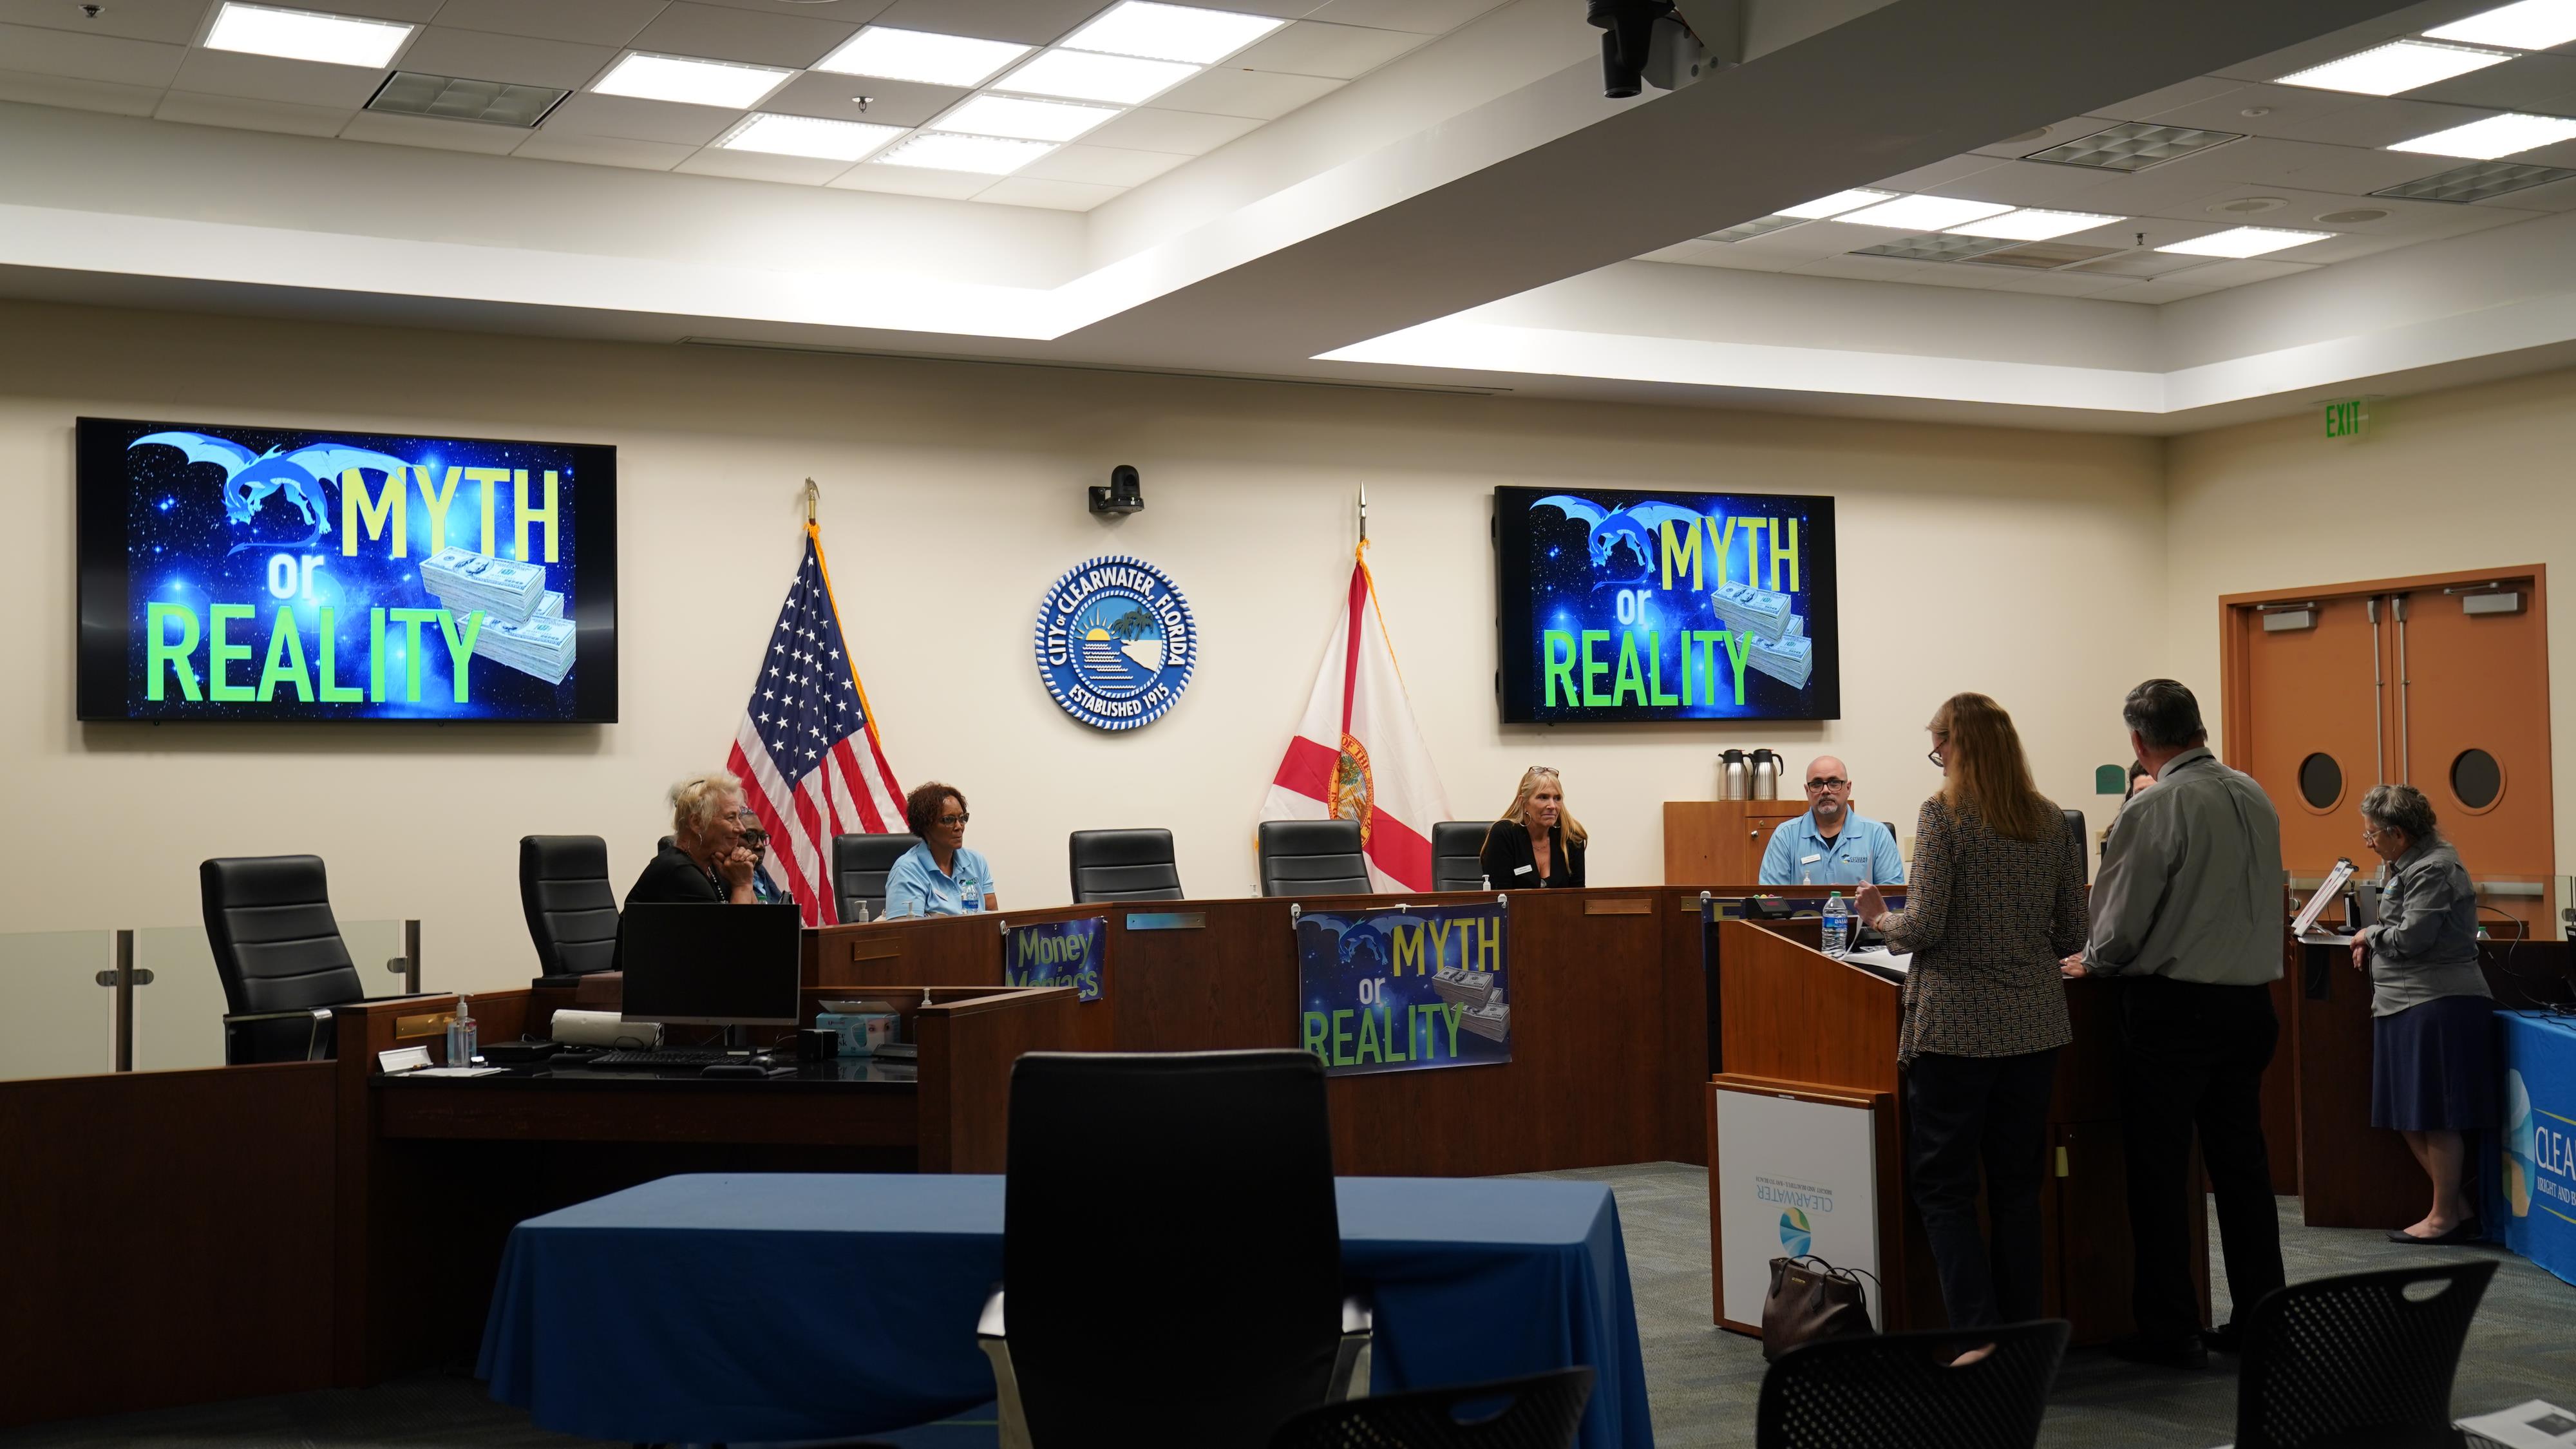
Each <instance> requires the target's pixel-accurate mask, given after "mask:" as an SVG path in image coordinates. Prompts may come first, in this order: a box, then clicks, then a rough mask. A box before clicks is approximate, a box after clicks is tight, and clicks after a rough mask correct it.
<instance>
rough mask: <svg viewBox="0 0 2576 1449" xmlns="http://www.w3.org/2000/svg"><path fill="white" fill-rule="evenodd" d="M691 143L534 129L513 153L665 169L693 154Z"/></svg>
mask: <svg viewBox="0 0 2576 1449" xmlns="http://www.w3.org/2000/svg"><path fill="white" fill-rule="evenodd" d="M697 151H698V148H697V147H695V146H675V145H673V144H671V143H670V142H668V141H630V140H627V139H626V138H624V137H622V136H584V135H580V134H578V133H576V132H571V131H562V132H555V131H543V130H540V131H536V132H532V133H531V134H530V135H529V136H528V138H527V139H526V140H524V141H522V142H520V143H519V149H518V150H516V151H513V152H511V153H510V154H511V155H513V156H524V157H527V158H528V159H530V160H534V161H577V162H580V163H582V164H584V165H588V166H625V167H630V168H632V169H634V170H637V171H668V170H670V169H671V168H672V167H674V166H677V165H679V164H680V163H681V162H683V161H686V160H688V159H689V158H690V157H691V156H694V155H696V154H697Z"/></svg>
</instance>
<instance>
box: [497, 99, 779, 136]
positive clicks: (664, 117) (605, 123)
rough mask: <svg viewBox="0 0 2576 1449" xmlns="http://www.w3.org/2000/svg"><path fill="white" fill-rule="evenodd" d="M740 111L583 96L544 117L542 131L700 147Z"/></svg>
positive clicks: (569, 100) (738, 118)
mask: <svg viewBox="0 0 2576 1449" xmlns="http://www.w3.org/2000/svg"><path fill="white" fill-rule="evenodd" d="M742 115H743V113H742V112H740V111H728V110H724V109H722V108H721V107H717V106H683V105H679V104H677V103H675V102H672V101H647V100H638V99H637V98H635V97H633V96H602V95H593V94H590V93H588V92H585V93H583V94H581V95H577V96H570V97H567V98H566V99H565V100H564V103H563V104H562V105H560V106H557V107H555V109H554V114H553V115H550V116H548V117H546V124H545V126H544V127H543V129H545V130H548V131H573V132H578V133H580V134H582V135H585V136H619V137H623V138H625V139H626V140H629V141H669V142H674V143H677V144H681V145H689V146H703V145H705V144H707V143H708V142H709V141H712V140H714V139H715V138H716V137H717V136H719V135H722V134H723V133H724V129H725V127H727V126H730V125H732V124H733V123H734V122H736V121H738V120H741V119H742Z"/></svg>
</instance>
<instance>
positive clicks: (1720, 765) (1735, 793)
mask: <svg viewBox="0 0 2576 1449" xmlns="http://www.w3.org/2000/svg"><path fill="white" fill-rule="evenodd" d="M1717 798H1719V799H1720V800H1750V799H1752V798H1753V764H1752V761H1750V760H1748V759H1746V758H1745V754H1744V752H1743V751H1742V750H1726V751H1724V752H1722V753H1720V754H1719V755H1718V757H1717Z"/></svg>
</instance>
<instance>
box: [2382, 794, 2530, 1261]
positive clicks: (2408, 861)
mask: <svg viewBox="0 0 2576 1449" xmlns="http://www.w3.org/2000/svg"><path fill="white" fill-rule="evenodd" d="M2361 841H2362V844H2364V845H2367V846H2369V847H2370V849H2371V851H2372V853H2373V854H2375V855H2377V856H2378V857H2379V858H2380V859H2381V860H2384V861H2386V862H2387V865H2386V866H2384V867H2383V868H2382V869H2381V871H2380V877H2379V879H2380V892H2381V894H2380V898H2379V924H2378V925H2376V926H2372V927H2370V928H2369V929H2368V930H2365V931H2363V932H2362V933H2361V934H2360V935H2357V936H2355V937H2353V938H2352V964H2353V966H2354V967H2355V968H2356V969H2359V970H2366V971H2368V972H2369V973H2370V1016H2371V1021H2370V1025H2371V1043H2370V1045H2371V1054H2370V1125H2371V1126H2373V1127H2385V1128H2389V1129H2392V1130H2394V1131H2396V1132H2398V1133H2400V1134H2402V1135H2403V1136H2404V1137H2405V1138H2406V1147H2407V1150H2408V1151H2410V1152H2413V1153H2414V1154H2415V1161H2416V1163H2417V1165H2419V1166H2421V1167H2422V1168H2423V1169H2424V1175H2425V1176H2426V1177H2429V1178H2431V1179H2432V1181H2433V1208H2432V1211H2430V1212H2428V1213H2426V1214H2424V1216H2423V1217H2422V1218H2421V1219H2419V1220H2418V1221H2417V1222H2416V1223H2415V1224H2414V1226H2412V1227H2406V1228H2399V1229H2397V1230H2395V1231H2394V1232H2391V1233H2390V1234H2389V1235H2388V1240H2389V1241H2390V1242H2392V1243H2465V1242H2474V1241H2475V1240H2476V1239H2477V1238H2478V1237H2479V1236H2480V1235H2479V1232H2478V1230H2477V1219H2475V1218H2473V1217H2471V1216H2470V1215H2469V1206H2468V1203H2467V1201H2466V1199H2465V1197H2464V1195H2463V1194H2462V1192H2461V1190H2460V1177H2461V1173H2462V1171H2463V1169H2464V1168H2465V1167H2466V1166H2467V1147H2466V1145H2465V1144H2464V1143H2463V1142H2462V1141H2461V1138H2460V1134H2461V1133H2462V1132H2464V1131H2474V1130H2476V1129H2478V1128H2482V1127H2492V1126H2494V1125H2495V1124H2496V1114H2497V1107H2498V1105H2499V1104H2498V1103H2497V1101H2496V1069H2495V1001H2494V999H2493V997H2492V995H2491V994H2490V993H2489V992H2488V991H2487V980H2486V973H2485V972H2484V971H2482V970H2480V969H2479V967H2478V896H2477V891H2476V890H2475V888H2473V887H2472V886H2471V885H2470V884H2469V872H2468V868H2467V867H2466V866H2463V865H2461V864H2460V854H2459V852H2458V851H2456V850H2453V849H2452V848H2451V842H2449V841H2447V840H2444V839H2443V838H2442V835H2441V832H2440V831H2438V830H2436V829H2434V820H2433V803H2432V802H2431V801H2429V800H2427V799H2425V798H2424V792H2423V791H2421V790H2418V789H2416V788H2415V787H2414V786H2412V785H2375V786H2372V787H2371V791H2370V793H2369V794H2367V795H2364V796H2362V797H2361Z"/></svg>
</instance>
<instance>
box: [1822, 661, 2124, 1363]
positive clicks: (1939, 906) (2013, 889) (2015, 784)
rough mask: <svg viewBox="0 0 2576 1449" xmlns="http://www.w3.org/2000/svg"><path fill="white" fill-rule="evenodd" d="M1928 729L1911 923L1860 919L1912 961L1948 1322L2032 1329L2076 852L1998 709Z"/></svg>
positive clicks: (1926, 1196) (1923, 1180)
mask: <svg viewBox="0 0 2576 1449" xmlns="http://www.w3.org/2000/svg"><path fill="white" fill-rule="evenodd" d="M1927 728H1929V729H1930V731H1931V734H1932V754H1931V758H1932V761H1933V763H1935V764H1937V765H1939V766H1940V767H1941V775H1942V780H1941V789H1940V791H1939V792H1938V793H1936V794H1935V795H1933V797H1932V798H1931V799H1929V800H1926V801H1924V802H1923V813H1922V815H1921V816H1920V817H1919V818H1918V820H1917V822H1916V824H1915V828H1914V865H1913V869H1912V871H1911V872H1910V874H1909V877H1908V879H1909V881H1910V884H1909V885H1908V886H1907V888H1906V899H1905V909H1903V910H1901V911H1891V910H1889V909H1888V908H1887V904H1886V902H1884V901H1882V900H1880V899H1879V895H1878V890H1877V888H1876V887H1875V886H1863V887H1861V890H1860V900H1859V907H1860V915H1861V919H1862V921H1863V922H1865V923H1867V924H1869V925H1873V926H1876V927H1877V928H1878V929H1879V930H1880V931H1882V932H1884V933H1885V934H1886V936H1887V944H1888V947H1889V948H1890V949H1891V950H1896V951H1908V952H1912V953H1913V957H1914V959H1913V963H1912V966H1911V969H1909V970H1908V971H1907V972H1906V974H1905V997H1904V1018H1903V1021H1902V1024H1901V1025H1900V1026H1899V1028H1898V1031H1897V1050H1896V1059H1897V1064H1898V1066H1899V1067H1900V1068H1901V1069H1902V1070H1903V1072H1904V1074H1905V1106H1906V1118H1907V1128H1906V1156H1907V1162H1908V1166H1909V1168H1910V1169H1911V1170H1910V1171H1909V1173H1908V1177H1909V1179H1910V1180H1911V1182H1912V1185H1913V1191H1914V1202H1915V1206H1916V1207H1917V1208H1918V1209H1919V1210H1920V1211H1921V1213H1922V1215H1923V1229H1924V1235H1925V1236H1926V1237H1928V1238H1930V1239H1931V1244H1932V1259H1933V1263H1934V1266H1935V1267H1937V1268H1938V1269H1939V1271H1940V1275H1941V1299H1942V1302H1943V1304H1944V1306H1946V1307H1947V1308H1948V1309H1949V1315H1950V1323H1951V1326H1952V1327H1954V1328H1974V1327H1983V1326H1986V1325H1989V1324H1996V1323H2026V1322H2029V1321H2030V1320H2032V1319H2035V1318H2038V1317H2039V1316H2040V1252H2039V1242H2040V1223H2039V1196H2040V1188H2041V1184H2042V1177H2041V1172H2042V1158H2043V1156H2044V1151H2045V1148H2046V1146H2047V1136H2048V1098H2049V1091H2050V1088H2051V1087H2052V1085H2053V1084H2054V1081H2055V1078H2056V1075H2057V1049H2058V1048H2059V1047H2062V1046H2064V1045H2066V1043H2067V1042H2068V1041H2070V1040H2072V1039H2073V1035H2074V1034H2073V1032H2072V1031H2071V1030H2070V1029H2069V1027H2068V1025H2067V1018H2066V985H2065V983H2064V981H2063V980H2062V979H2061V977H2060V976H2059V973H2058V961H2059V960H2060V958H2062V957H2064V956H2065V955H2066V954H2067V953H2069V952H2070V951H2073V950H2075V949H2076V948H2077V947H2080V946H2081V945H2083V944H2084V934H2085V927H2086V921H2085V915H2084V846H2083V842H2082V840H2081V839H2080V838H2079V836H2078V835H2076V834H2073V833H2070V831H2069V829H2068V826H2067V824H2066V817H2065V815H2064V814H2063V813H2061V812H2060V811H2059V810H2058V808H2057V806H2056V804H2055V803H2053V802H2052V801H2050V800H2049V798H2048V797H2047V796H2045V795H2042V794H2040V793H2039V789H2038V787H2037V786H2036V785H2034V784H2032V783H2031V776H2030V761H2029V759H2028V758H2027V757H2025V756H2024V755H2023V753H2022V747H2021V735H2020V733H2019V732H2018V731H2016V730H2015V729H2014V728H2013V722H2012V716H2011V715H2009V714H2007V713H2005V712H2004V707H2003V706H2002V705H1999V704H1997V703H1995V702H1994V701H1993V700H1992V699H1989V698H1987V697H1986V696H1984V695H1982V694H1954V695H1952V696H1950V698H1948V699H1947V700H1944V701H1943V702H1942V704H1941V707H1940V708H1939V709H1937V710H1935V711H1933V714H1932V722H1931V724H1930V725H1929V726H1927ZM1980 1166H1982V1167H1983V1168H1984V1176H1985V1191H1986V1213H1987V1217H1988V1218H1989V1219H1990V1220H1991V1221H1992V1223H1993V1225H1994V1240H1993V1246H1992V1248H1991V1250H1989V1248H1988V1245H1987V1243H1986V1242H1985V1240H1984V1238H1983V1235H1981V1234H1980V1233H1979V1231H1978V1225H1977V1178H1978V1169H1979V1168H1980Z"/></svg>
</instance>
